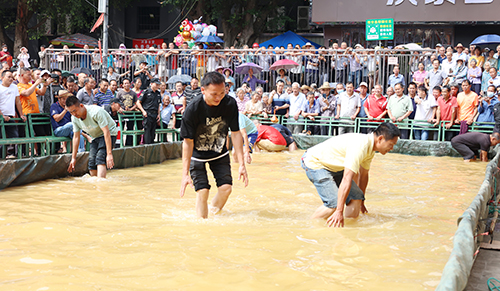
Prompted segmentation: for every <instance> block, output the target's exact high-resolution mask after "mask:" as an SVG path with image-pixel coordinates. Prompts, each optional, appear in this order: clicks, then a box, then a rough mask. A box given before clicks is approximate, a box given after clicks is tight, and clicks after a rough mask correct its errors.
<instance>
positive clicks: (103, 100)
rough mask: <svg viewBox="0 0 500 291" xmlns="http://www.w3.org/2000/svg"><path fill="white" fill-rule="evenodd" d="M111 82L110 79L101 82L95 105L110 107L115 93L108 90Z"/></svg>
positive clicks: (95, 97) (95, 96)
mask: <svg viewBox="0 0 500 291" xmlns="http://www.w3.org/2000/svg"><path fill="white" fill-rule="evenodd" d="M108 88H109V81H108V79H101V82H99V90H97V92H96V93H95V95H94V104H95V105H97V106H101V107H103V106H104V105H109V103H110V102H111V99H113V98H114V96H113V92H111V90H109V89H108Z"/></svg>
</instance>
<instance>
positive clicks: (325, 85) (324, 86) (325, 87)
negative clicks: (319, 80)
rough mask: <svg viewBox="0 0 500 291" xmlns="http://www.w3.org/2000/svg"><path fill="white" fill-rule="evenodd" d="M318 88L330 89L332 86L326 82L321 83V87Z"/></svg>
mask: <svg viewBox="0 0 500 291" xmlns="http://www.w3.org/2000/svg"><path fill="white" fill-rule="evenodd" d="M318 89H320V90H321V89H328V90H330V89H332V87H330V83H328V82H324V83H323V85H321V87H319V88H318Z"/></svg>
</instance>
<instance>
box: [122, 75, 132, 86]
mask: <svg viewBox="0 0 500 291" xmlns="http://www.w3.org/2000/svg"><path fill="white" fill-rule="evenodd" d="M125 80H127V81H129V82H130V79H129V78H127V77H125V78H123V79H122V84H123V82H125Z"/></svg>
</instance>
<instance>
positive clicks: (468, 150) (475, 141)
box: [451, 132, 500, 162]
mask: <svg viewBox="0 0 500 291" xmlns="http://www.w3.org/2000/svg"><path fill="white" fill-rule="evenodd" d="M499 142H500V134H499V133H498V132H494V133H492V134H487V133H481V132H467V133H464V134H461V135H457V136H455V137H454V138H452V139H451V146H452V147H453V148H454V149H455V150H457V152H458V153H459V154H461V155H462V157H464V162H470V161H475V160H476V155H477V153H478V151H481V153H480V157H481V161H483V162H487V161H488V151H489V150H490V146H496V145H497V144H498V143H499Z"/></svg>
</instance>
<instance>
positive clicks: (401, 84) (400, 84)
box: [394, 83, 405, 89]
mask: <svg viewBox="0 0 500 291" xmlns="http://www.w3.org/2000/svg"><path fill="white" fill-rule="evenodd" d="M397 85H399V86H401V88H403V89H404V88H405V86H403V83H396V84H395V85H394V89H396V86H397Z"/></svg>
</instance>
